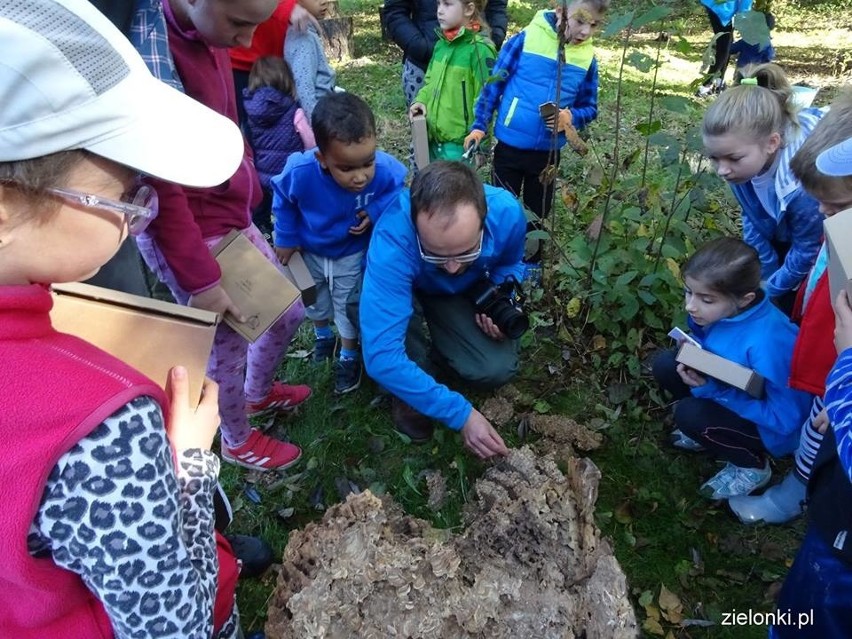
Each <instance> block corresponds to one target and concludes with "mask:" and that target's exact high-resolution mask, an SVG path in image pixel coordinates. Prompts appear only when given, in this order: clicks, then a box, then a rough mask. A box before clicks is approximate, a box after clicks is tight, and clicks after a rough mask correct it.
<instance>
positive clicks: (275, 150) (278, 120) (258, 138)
mask: <svg viewBox="0 0 852 639" xmlns="http://www.w3.org/2000/svg"><path fill="white" fill-rule="evenodd" d="M243 96H244V98H245V101H244V104H245V108H246V115H247V118H248V120H247V122H248V136H249V139H250V140H251V145H252V147H253V148H254V166H255V168H256V169H257V175H258V177H259V178H260V184H261V186H263V188H264V189H269V188H271V186H270V183H269V182H270V180H271V179H272V178H274V177H275V176H276V175H278V174H279V173H281V170H282V169H283V168H284V165H285V164H286V163H287V158H289V157H290V155H291V154H293V153H298V152H301V151H304V150H305V148H304V144H303V143H302V138H301V137H300V136H299V132H298V131H297V130H296V125H295V117H296V111H297V110H298V109H299V108H301V107H300V106H299V102H298V101H296V100H294V99H293V98H291V97H290V96H289V95H285V94H283V93H281V92H280V91H278V90H277V89H274V88H272V87H260V88H259V89H257V90H255V91H249V90H248V89H246V90H245V91H243Z"/></svg>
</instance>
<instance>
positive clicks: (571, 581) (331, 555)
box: [266, 448, 638, 639]
mask: <svg viewBox="0 0 852 639" xmlns="http://www.w3.org/2000/svg"><path fill="white" fill-rule="evenodd" d="M599 479H600V471H598V469H597V467H596V466H595V465H594V464H593V463H592V462H590V461H588V460H585V459H578V458H572V459H571V460H570V462H569V464H568V476H567V477H566V476H565V475H563V474H562V473H561V472H560V471H559V469H558V467H557V466H556V464H555V463H554V462H553V461H552V460H551V459H550V458H547V457H546V458H541V457H537V456H536V455H535V454H534V453H533V452H532V451H531V450H529V449H528V448H523V449H520V450H514V451H512V452H511V453H510V455H509V456H508V457H507V458H506V459H505V460H504V461H502V462H500V463H499V464H497V465H495V466H494V467H492V468H490V469H489V470H488V471H487V472H486V475H485V477H483V478H482V479H480V480H479V481H478V482H477V484H476V487H475V493H476V499H475V501H474V502H473V503H472V504H471V505H470V507H469V508H468V509H467V511H466V513H465V520H466V527H465V529H464V531H463V532H461V533H460V534H458V535H454V534H453V533H451V532H449V531H444V530H438V529H435V528H432V527H431V525H430V524H429V523H428V522H426V521H423V520H421V519H416V518H413V517H410V516H408V515H406V514H405V513H404V512H403V511H402V509H401V508H400V507H399V506H398V505H397V504H395V503H394V502H393V500H392V499H391V498H389V497H384V498H379V497H376V496H374V495H372V494H371V493H369V492H365V493H361V494H359V495H350V496H349V498H348V499H347V501H346V502H345V503H343V504H338V505H337V506H334V507H332V508H331V509H329V510H328V511H327V512H326V514H325V516H324V517H323V520H322V522H320V523H316V524H309V525H308V526H307V527H306V528H305V529H304V530H300V531H295V532H293V533H292V534H291V535H290V541H289V543H288V544H287V548H286V549H285V551H284V559H283V564H282V570H281V573H280V575H279V577H278V583H277V586H276V590H275V592H274V593H273V595H272V598H271V599H270V603H269V617H268V621H267V623H266V635H267V637H268V638H269V639H292V638H308V637H317V638H318V637H325V638H328V639H335V638H338V637H340V638H347V639H348V638H350V637H359V638H362V639H371V638H376V639H379V638H381V639H386V638H387V637H400V638H406V637H412V638H414V637H417V638H422V639H454V638H458V639H471V638H476V639H486V638H487V639H509V638H513V639H515V638H518V637H535V638H536V639H550V638H553V639H556V638H559V639H571V638H577V637H585V638H586V639H626V638H628V637H630V638H632V637H636V636H637V632H638V631H637V626H636V618H635V615H634V613H633V609H632V607H631V605H630V602H629V600H628V594H627V593H628V591H627V583H626V579H625V576H624V573H623V572H622V570H621V567H620V566H619V565H618V562H617V561H616V560H615V558H614V557H613V555H612V551H611V549H610V547H609V545H608V544H607V543H606V542H605V541H604V540H602V539H601V537H600V531H599V530H598V528H597V526H596V524H595V521H594V505H595V501H596V499H597V486H598V481H599Z"/></svg>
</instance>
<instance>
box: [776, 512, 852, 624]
mask: <svg viewBox="0 0 852 639" xmlns="http://www.w3.org/2000/svg"><path fill="white" fill-rule="evenodd" d="M842 507H846V505H844V506H842ZM778 612H779V615H780V616H781V617H782V618H783V619H784V621H785V623H784V624H783V625H782V624H780V623H779V624H777V625H773V626H771V627H770V629H769V637H770V639H788V638H789V639H793V638H795V639H827V638H828V637H832V638H835V637H836V638H838V639H840V638H841V637H849V636H850V633H852V566H850V565H848V564H846V563H845V562H843V561H841V560H840V559H839V558H838V557H837V556H836V555H835V554H834V552H833V551H832V550H831V547H830V546H829V545H828V544H827V543H825V541H823V539H822V537H821V536H820V534H819V532H818V531H817V530H816V529H815V528H814V527H813V526H811V527H810V528H808V532H807V534H806V535H805V539H804V541H802V546H801V548H799V552H798V553H797V554H796V560H795V561H794V562H793V565H792V567H791V568H790V572H789V573H788V574H787V578H786V579H785V580H784V585H783V587H782V588H781V594H780V595H779V597H778ZM787 613H789V614H787ZM800 622H805V623H806V624H807V625H802V626H801V627H799V623H800Z"/></svg>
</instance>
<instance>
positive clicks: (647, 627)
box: [642, 619, 666, 637]
mask: <svg viewBox="0 0 852 639" xmlns="http://www.w3.org/2000/svg"><path fill="white" fill-rule="evenodd" d="M642 629H643V630H644V631H645V632H648V633H650V634H652V635H657V636H659V637H662V636H663V635H664V634H666V633H665V631H664V630H663V627H662V626H661V625H660V622H659V621H657V620H656V619H646V620H645V623H643V624H642Z"/></svg>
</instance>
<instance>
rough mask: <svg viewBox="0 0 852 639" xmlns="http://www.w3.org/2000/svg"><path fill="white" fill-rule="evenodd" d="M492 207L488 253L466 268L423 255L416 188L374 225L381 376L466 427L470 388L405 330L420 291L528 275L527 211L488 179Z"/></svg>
mask: <svg viewBox="0 0 852 639" xmlns="http://www.w3.org/2000/svg"><path fill="white" fill-rule="evenodd" d="M485 200H486V204H487V207H488V213H487V215H486V216H485V229H484V232H483V236H482V254H481V255H480V257H479V259H478V260H476V261H475V262H474V263H473V264H471V265H470V266H469V267H468V269H467V270H466V271H465V272H464V273H463V274H461V275H458V276H452V275H449V274H448V273H446V272H445V271H444V270H443V269H441V268H439V267H437V266H435V265H432V264H426V263H425V262H424V261H423V260H422V259H421V258H420V250H419V248H418V244H417V235H416V233H415V229H414V222H413V221H412V219H411V200H410V197H409V193H408V190H405V191H403V192H402V193H401V194H400V196H399V198H398V199H397V201H396V202H395V203H394V204H393V205H391V206H390V207H388V209H387V210H386V211H385V213H384V214H383V215H382V217H381V219H380V220H379V223H378V224H377V225H376V228H375V229H374V231H373V238H372V241H371V242H370V248H369V250H368V251H367V270H366V273H365V274H364V287H363V291H362V293H361V310H360V313H361V348H362V350H363V353H364V365H365V366H366V368H367V372H368V373H369V375H370V377H372V378H373V379H374V380H376V383H377V384H379V385H380V386H383V387H385V388H386V389H387V390H388V391H390V392H391V393H393V394H394V395H396V396H397V397H399V398H400V399H401V400H402V401H404V402H405V403H407V404H409V405H410V406H411V407H412V408H414V409H415V410H416V411H418V412H420V413H423V414H424V415H428V416H429V417H432V418H433V419H437V420H440V421H442V422H444V423H445V424H446V425H447V426H449V427H450V428H452V429H453V430H460V429H461V427H462V426H464V423H465V421H467V418H468V416H469V415H470V411H471V409H472V406H471V403H470V402H469V401H468V400H467V399H465V398H464V396H462V395H460V394H459V393H456V392H454V391H451V390H450V389H448V388H447V387H446V386H444V385H442V384H439V383H438V382H436V381H435V380H434V379H433V378H432V377H431V376H430V375H428V374H427V373H426V372H424V371H423V369H421V368H420V367H419V366H418V365H417V364H415V363H414V362H413V361H411V359H409V357H408V355H407V354H406V352H405V334H406V331H407V329H408V322H409V320H410V319H411V316H412V314H413V312H414V294H415V292H422V293H426V294H430V295H454V294H458V293H463V292H464V291H466V290H467V289H469V288H470V287H471V286H472V285H473V284H474V283H475V282H477V281H479V280H480V279H481V278H483V277H488V278H489V279H490V280H491V281H492V282H495V283H500V282H503V281H505V280H506V279H507V278H508V277H509V276H513V277H515V278H516V279H517V280H518V281H519V282H520V281H521V279H522V278H523V272H524V266H523V257H524V239H525V237H526V228H527V222H526V218H525V216H524V211H523V209H522V208H521V205H520V204H518V201H517V200H516V199H515V197H514V196H513V195H512V194H511V193H509V192H508V191H504V190H503V189H499V188H496V187H493V186H486V187H485Z"/></svg>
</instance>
